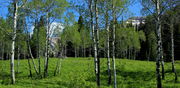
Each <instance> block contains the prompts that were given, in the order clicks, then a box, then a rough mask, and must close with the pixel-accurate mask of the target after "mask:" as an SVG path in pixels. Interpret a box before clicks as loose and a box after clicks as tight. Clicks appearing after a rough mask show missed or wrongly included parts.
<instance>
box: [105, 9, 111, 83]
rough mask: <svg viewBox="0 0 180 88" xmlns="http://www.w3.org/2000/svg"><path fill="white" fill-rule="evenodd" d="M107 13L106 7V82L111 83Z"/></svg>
mask: <svg viewBox="0 0 180 88" xmlns="http://www.w3.org/2000/svg"><path fill="white" fill-rule="evenodd" d="M108 20H109V15H108V8H106V32H107V40H106V41H107V42H106V43H107V44H106V45H107V66H108V68H107V69H108V84H109V85H110V84H111V64H110V51H109V24H108Z"/></svg>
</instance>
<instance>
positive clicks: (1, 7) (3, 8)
mask: <svg viewBox="0 0 180 88" xmlns="http://www.w3.org/2000/svg"><path fill="white" fill-rule="evenodd" d="M6 1H8V0H0V16H1V17H3V18H6V16H7V13H8V8H7V6H8V3H7V2H6ZM141 8H142V5H141V4H140V3H138V2H137V3H135V4H132V5H130V6H129V11H130V12H131V13H132V14H131V15H130V16H142V15H141V13H140V10H141Z"/></svg>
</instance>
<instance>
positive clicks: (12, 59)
mask: <svg viewBox="0 0 180 88" xmlns="http://www.w3.org/2000/svg"><path fill="white" fill-rule="evenodd" d="M13 5H14V29H13V36H12V45H11V47H12V48H11V61H10V67H11V83H12V84H15V71H14V54H15V40H16V30H17V16H18V14H17V12H18V5H17V1H16V0H13Z"/></svg>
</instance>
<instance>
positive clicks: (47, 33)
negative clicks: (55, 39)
mask: <svg viewBox="0 0 180 88" xmlns="http://www.w3.org/2000/svg"><path fill="white" fill-rule="evenodd" d="M45 56H46V57H45V67H44V77H47V76H48V64H49V18H48V13H47V28H46V55H45Z"/></svg>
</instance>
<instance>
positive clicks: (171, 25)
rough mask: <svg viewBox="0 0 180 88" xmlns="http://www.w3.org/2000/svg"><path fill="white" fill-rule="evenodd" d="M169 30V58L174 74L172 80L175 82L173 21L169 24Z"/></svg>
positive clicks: (176, 78)
mask: <svg viewBox="0 0 180 88" xmlns="http://www.w3.org/2000/svg"><path fill="white" fill-rule="evenodd" d="M170 30H171V57H172V72H174V74H175V75H174V78H175V81H177V80H178V77H177V72H176V69H175V65H174V29H173V21H172V22H171V24H170Z"/></svg>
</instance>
